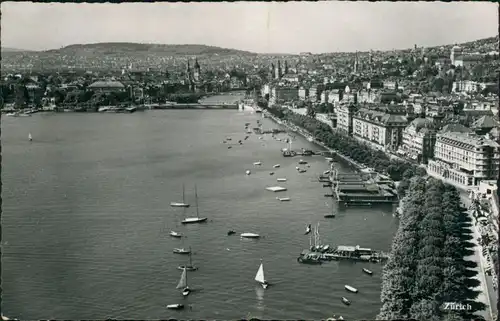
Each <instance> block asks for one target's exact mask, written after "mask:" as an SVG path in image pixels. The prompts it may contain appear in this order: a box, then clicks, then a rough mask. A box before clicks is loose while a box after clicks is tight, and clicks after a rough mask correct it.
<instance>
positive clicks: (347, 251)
mask: <svg viewBox="0 0 500 321" xmlns="http://www.w3.org/2000/svg"><path fill="white" fill-rule="evenodd" d="M328 248H329V247H328ZM311 257H313V258H317V259H318V260H320V261H340V260H350V261H361V262H373V263H382V262H385V261H387V260H388V259H389V253H386V252H383V251H376V250H372V249H369V248H361V247H359V246H358V245H357V246H344V245H340V246H337V248H335V249H329V250H321V248H314V247H313V248H311V249H310V250H304V251H302V253H301V254H300V256H299V258H311Z"/></svg>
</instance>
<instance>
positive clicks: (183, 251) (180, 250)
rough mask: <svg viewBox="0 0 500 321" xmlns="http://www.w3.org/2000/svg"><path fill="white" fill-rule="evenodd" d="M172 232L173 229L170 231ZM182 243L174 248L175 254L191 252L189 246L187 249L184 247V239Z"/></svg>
mask: <svg viewBox="0 0 500 321" xmlns="http://www.w3.org/2000/svg"><path fill="white" fill-rule="evenodd" d="M172 232H173V231H171V232H170V233H172ZM174 233H175V232H174ZM171 235H172V234H171ZM182 245H183V247H177V248H174V253H175V254H191V248H189V249H187V250H186V249H185V248H184V239H182Z"/></svg>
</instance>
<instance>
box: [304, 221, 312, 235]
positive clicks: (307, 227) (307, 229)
mask: <svg viewBox="0 0 500 321" xmlns="http://www.w3.org/2000/svg"><path fill="white" fill-rule="evenodd" d="M309 233H311V224H309V225H307V226H306V232H305V233H304V234H305V235H307V234H309Z"/></svg>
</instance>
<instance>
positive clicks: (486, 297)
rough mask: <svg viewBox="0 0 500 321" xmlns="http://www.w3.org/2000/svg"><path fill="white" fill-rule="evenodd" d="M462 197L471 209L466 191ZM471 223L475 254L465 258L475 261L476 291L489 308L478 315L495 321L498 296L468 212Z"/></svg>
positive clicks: (470, 214)
mask: <svg viewBox="0 0 500 321" xmlns="http://www.w3.org/2000/svg"><path fill="white" fill-rule="evenodd" d="M459 191H460V197H461V199H462V202H463V203H464V205H465V207H466V208H469V207H470V205H471V200H470V198H469V195H468V193H467V192H466V191H462V190H460V189H459ZM467 213H468V215H469V217H470V219H471V222H472V232H473V236H474V238H473V239H472V240H471V242H473V243H474V254H473V255H471V256H468V257H465V259H466V260H470V261H474V262H475V263H476V264H477V266H476V267H475V268H474V271H476V272H477V276H476V278H477V279H478V281H479V282H480V284H479V285H478V287H477V288H475V289H474V290H476V291H481V293H480V294H479V296H478V297H477V299H476V300H477V301H479V302H482V303H484V304H486V305H487V308H486V309H485V310H483V311H478V314H479V315H481V316H482V317H483V318H485V319H486V320H493V314H494V313H495V312H496V305H497V302H496V297H497V296H496V294H495V291H494V289H493V280H492V279H491V277H490V279H489V280H488V279H487V277H488V276H487V275H486V273H485V272H484V266H485V263H486V262H485V259H484V258H483V255H482V253H481V251H482V247H481V245H479V242H478V238H479V236H480V234H479V231H478V229H477V227H476V225H475V224H474V222H475V219H474V217H473V216H472V211H467Z"/></svg>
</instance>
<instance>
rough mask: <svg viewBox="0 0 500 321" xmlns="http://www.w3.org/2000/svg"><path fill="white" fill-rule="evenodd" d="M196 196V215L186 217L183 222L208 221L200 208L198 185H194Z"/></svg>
mask: <svg viewBox="0 0 500 321" xmlns="http://www.w3.org/2000/svg"><path fill="white" fill-rule="evenodd" d="M194 197H195V202H196V217H186V218H185V219H184V220H183V221H182V222H181V224H195V223H203V222H206V221H207V218H206V217H200V213H199V209H198V189H197V188H196V185H195V186H194Z"/></svg>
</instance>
